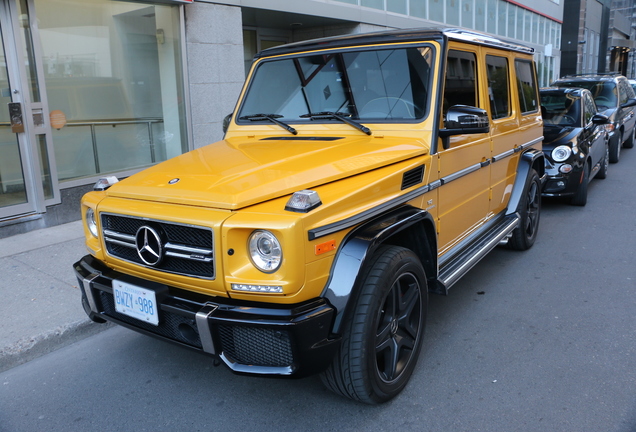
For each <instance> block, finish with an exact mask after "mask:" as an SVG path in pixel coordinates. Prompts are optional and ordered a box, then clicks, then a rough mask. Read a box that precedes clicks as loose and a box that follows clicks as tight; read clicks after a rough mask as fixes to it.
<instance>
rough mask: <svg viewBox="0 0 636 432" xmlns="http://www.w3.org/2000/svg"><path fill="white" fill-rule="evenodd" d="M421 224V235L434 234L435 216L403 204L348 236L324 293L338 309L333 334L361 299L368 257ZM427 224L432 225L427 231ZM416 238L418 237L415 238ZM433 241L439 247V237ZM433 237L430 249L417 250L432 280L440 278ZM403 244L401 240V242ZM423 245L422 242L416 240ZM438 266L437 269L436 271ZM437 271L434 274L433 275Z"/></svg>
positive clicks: (324, 296) (336, 332) (335, 260)
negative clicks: (361, 287) (362, 275)
mask: <svg viewBox="0 0 636 432" xmlns="http://www.w3.org/2000/svg"><path fill="white" fill-rule="evenodd" d="M418 224H419V225H420V226H421V235H422V236H425V237H427V238H428V237H430V235H431V234H435V230H434V226H435V225H434V220H433V217H432V216H431V215H430V213H428V212H427V211H426V210H422V209H419V208H415V207H412V206H402V207H399V208H397V209H394V210H392V211H390V212H388V213H386V214H384V215H382V216H380V217H378V218H375V219H373V220H370V221H368V222H366V223H364V224H362V225H361V226H359V227H358V228H356V229H354V230H353V231H352V232H351V233H349V234H348V235H347V237H346V238H345V240H344V242H343V244H342V246H341V247H340V248H339V249H338V252H337V254H336V257H335V258H334V262H333V264H332V266H331V271H330V274H329V280H328V281H327V283H326V285H325V288H324V290H323V292H322V294H321V297H323V298H325V299H326V300H327V301H329V303H330V304H331V305H332V306H333V307H334V308H335V309H336V315H335V318H334V322H333V324H332V333H335V334H340V332H341V328H342V324H343V323H344V320H345V317H346V316H347V315H348V312H349V311H350V310H351V309H352V305H353V304H354V302H355V299H356V298H357V291H358V290H357V289H356V287H358V286H359V285H360V283H361V272H362V270H363V268H364V265H365V262H366V260H367V258H368V257H371V256H372V255H373V253H374V252H375V250H376V249H377V248H378V247H379V246H381V245H382V244H384V243H386V242H387V241H388V240H390V239H391V238H396V236H399V235H400V234H404V230H407V229H408V228H412V227H416V226H417V225H418ZM426 226H428V227H430V228H429V229H428V231H427V228H426ZM413 240H415V239H414V238H413ZM432 240H434V241H433V244H432V247H433V248H435V249H434V250H433V252H434V251H436V248H437V238H436V237H435V238H434V239H432ZM430 242H431V239H430V238H429V239H428V241H424V242H423V243H426V244H421V246H422V247H423V248H427V247H428V249H429V250H424V251H422V250H421V251H419V253H418V251H414V252H415V253H416V254H417V255H418V256H419V257H420V260H421V261H422V266H423V267H424V269H425V271H426V277H427V279H428V281H429V286H430V283H431V282H430V281H431V280H435V281H436V280H437V253H432V254H431V250H430V248H431V244H430ZM398 244H401V243H398ZM414 244H416V245H418V246H419V245H420V243H419V242H417V243H414ZM432 269H434V271H433V270H432ZM433 273H434V274H433Z"/></svg>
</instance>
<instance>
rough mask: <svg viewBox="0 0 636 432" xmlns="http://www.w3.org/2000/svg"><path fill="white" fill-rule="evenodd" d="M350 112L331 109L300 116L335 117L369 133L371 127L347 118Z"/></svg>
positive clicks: (315, 117)
mask: <svg viewBox="0 0 636 432" xmlns="http://www.w3.org/2000/svg"><path fill="white" fill-rule="evenodd" d="M350 115H351V114H347V113H343V112H333V111H322V112H317V113H307V114H303V115H301V116H300V117H302V118H311V119H317V118H321V117H322V118H335V119H337V120H340V121H341V122H343V123H347V124H348V125H351V126H353V127H354V128H356V129H358V130H360V131H362V132H364V133H365V134H367V135H371V129H369V128H368V127H366V126H364V125H362V124H360V123H358V122H356V121H353V120H351V119H350V118H347V117H348V116H350Z"/></svg>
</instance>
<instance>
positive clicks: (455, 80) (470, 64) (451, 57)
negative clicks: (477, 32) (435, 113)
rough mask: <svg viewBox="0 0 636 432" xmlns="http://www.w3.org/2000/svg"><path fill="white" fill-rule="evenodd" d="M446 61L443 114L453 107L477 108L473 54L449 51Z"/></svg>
mask: <svg viewBox="0 0 636 432" xmlns="http://www.w3.org/2000/svg"><path fill="white" fill-rule="evenodd" d="M447 61H448V63H447V65H446V81H445V84H444V104H443V113H444V114H446V112H447V111H448V108H450V107H452V106H453V105H469V106H478V103H479V101H478V99H477V87H476V86H475V83H476V79H477V75H476V64H477V63H476V59H475V54H474V53H469V52H464V51H456V50H450V51H448V60H447Z"/></svg>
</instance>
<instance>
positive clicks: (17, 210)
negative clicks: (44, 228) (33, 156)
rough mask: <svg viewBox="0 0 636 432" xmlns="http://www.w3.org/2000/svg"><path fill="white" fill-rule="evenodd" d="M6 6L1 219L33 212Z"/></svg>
mask: <svg viewBox="0 0 636 432" xmlns="http://www.w3.org/2000/svg"><path fill="white" fill-rule="evenodd" d="M9 17H10V14H9V11H8V5H7V3H6V2H5V1H3V0H0V48H1V49H0V220H2V219H4V218H7V217H10V216H17V215H20V214H26V213H30V212H33V211H34V210H35V206H34V204H33V198H32V196H31V195H32V190H33V189H32V187H31V184H30V175H28V173H26V172H25V167H27V166H28V161H27V150H28V149H27V147H28V146H27V138H26V137H27V134H26V121H25V116H24V111H25V110H24V100H23V98H22V94H21V85H20V82H21V80H20V78H19V77H20V73H19V68H18V67H17V66H18V60H17V50H16V48H15V44H14V38H13V33H12V31H11V23H10V22H9V20H8V18H9Z"/></svg>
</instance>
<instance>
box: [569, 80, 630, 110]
mask: <svg viewBox="0 0 636 432" xmlns="http://www.w3.org/2000/svg"><path fill="white" fill-rule="evenodd" d="M557 85H558V86H559V87H580V88H585V89H588V90H589V91H590V92H592V97H593V98H594V102H596V106H597V107H598V109H599V110H606V109H608V108H616V105H617V104H618V96H617V94H616V84H614V83H613V82H611V81H605V82H589V81H571V82H559V83H558V84H557Z"/></svg>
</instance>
